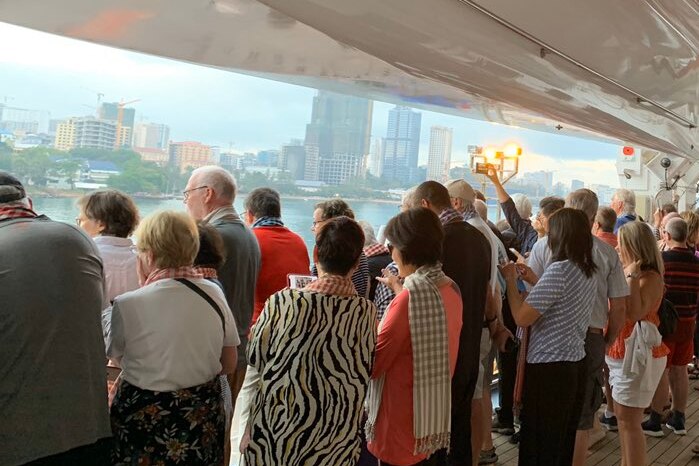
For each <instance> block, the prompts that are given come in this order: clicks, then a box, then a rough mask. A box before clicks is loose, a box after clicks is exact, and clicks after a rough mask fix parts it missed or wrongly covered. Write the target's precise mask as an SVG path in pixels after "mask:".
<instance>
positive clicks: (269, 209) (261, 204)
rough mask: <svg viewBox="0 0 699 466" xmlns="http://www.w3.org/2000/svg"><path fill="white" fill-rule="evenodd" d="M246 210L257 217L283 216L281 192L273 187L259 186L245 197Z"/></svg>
mask: <svg viewBox="0 0 699 466" xmlns="http://www.w3.org/2000/svg"><path fill="white" fill-rule="evenodd" d="M245 210H247V211H248V212H250V213H251V214H252V215H253V216H254V217H255V218H262V217H281V216H282V206H281V202H280V200H279V193H278V192H276V191H275V190H274V189H271V188H257V189H253V190H252V191H250V194H248V197H246V198H245Z"/></svg>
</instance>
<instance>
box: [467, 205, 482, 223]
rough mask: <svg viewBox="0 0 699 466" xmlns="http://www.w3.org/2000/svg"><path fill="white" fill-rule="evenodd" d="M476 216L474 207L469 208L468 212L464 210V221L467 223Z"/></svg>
mask: <svg viewBox="0 0 699 466" xmlns="http://www.w3.org/2000/svg"><path fill="white" fill-rule="evenodd" d="M477 215H478V212H476V208H475V207H473V206H472V207H471V208H470V209H469V210H465V211H464V213H463V217H464V221H466V222H468V221H469V220H471V219H472V218H474V217H476V216H477Z"/></svg>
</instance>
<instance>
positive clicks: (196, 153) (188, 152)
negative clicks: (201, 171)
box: [168, 141, 212, 173]
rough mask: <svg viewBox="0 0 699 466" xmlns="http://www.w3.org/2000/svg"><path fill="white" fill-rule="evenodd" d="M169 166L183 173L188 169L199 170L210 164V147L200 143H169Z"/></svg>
mask: <svg viewBox="0 0 699 466" xmlns="http://www.w3.org/2000/svg"><path fill="white" fill-rule="evenodd" d="M168 152H169V154H170V164H171V165H173V166H176V167H178V168H179V169H180V173H184V172H185V171H187V169H189V168H199V167H203V166H205V165H210V164H211V163H212V159H211V147H209V146H207V145H206V144H202V143H201V142H194V141H185V142H171V143H170V148H169V151H168Z"/></svg>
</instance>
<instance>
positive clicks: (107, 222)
mask: <svg viewBox="0 0 699 466" xmlns="http://www.w3.org/2000/svg"><path fill="white" fill-rule="evenodd" d="M77 204H78V209H79V214H78V217H77V218H76V219H75V221H76V223H77V224H78V226H79V227H80V228H82V229H83V230H85V232H86V233H87V234H88V235H90V236H91V237H92V239H93V240H94V241H95V244H96V245H97V249H98V250H99V252H100V256H101V257H102V262H103V264H104V280H105V285H106V295H105V299H106V300H107V302H109V303H111V302H112V301H114V298H116V297H117V296H119V295H120V294H123V293H126V292H127V291H132V290H135V289H136V288H138V286H139V285H138V274H137V273H136V250H135V249H134V245H133V242H132V241H131V240H130V239H129V236H131V234H132V233H133V231H134V230H135V229H136V225H138V208H137V207H136V204H134V202H133V200H132V199H131V198H130V197H129V196H127V195H126V194H124V193H122V192H121V191H116V190H113V189H105V190H100V191H94V192H92V193H90V194H86V195H85V196H83V197H81V198H80V199H78V203H77Z"/></svg>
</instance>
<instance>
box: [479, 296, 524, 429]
mask: <svg viewBox="0 0 699 466" xmlns="http://www.w3.org/2000/svg"><path fill="white" fill-rule="evenodd" d="M502 317H503V320H504V322H503V323H504V324H505V327H507V329H508V330H509V331H510V332H512V335H516V334H517V324H515V321H514V318H513V317H512V311H511V310H510V305H509V303H508V302H507V300H504V301H503V302H502ZM518 354H519V352H518V349H515V350H514V351H510V352H507V353H503V352H498V404H499V405H500V410H499V411H498V420H499V421H500V423H501V424H513V423H514V420H515V419H514V395H515V380H516V379H517V355H518ZM486 415H487V413H486Z"/></svg>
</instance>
